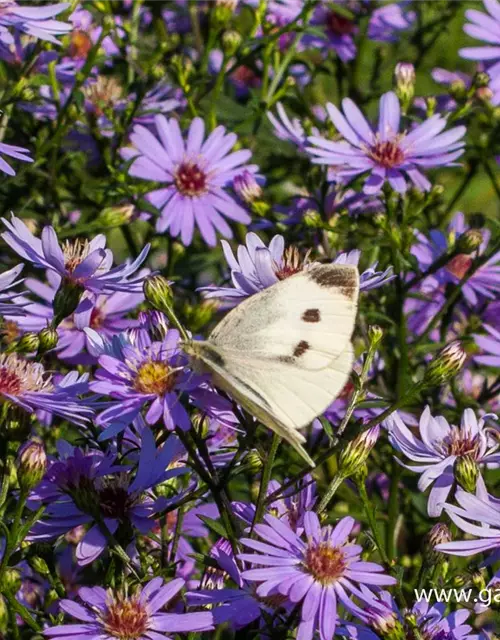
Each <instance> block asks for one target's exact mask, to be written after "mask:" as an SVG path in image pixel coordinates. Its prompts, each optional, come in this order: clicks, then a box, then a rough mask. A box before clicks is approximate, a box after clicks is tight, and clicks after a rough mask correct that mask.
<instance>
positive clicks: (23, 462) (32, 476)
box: [17, 440, 47, 492]
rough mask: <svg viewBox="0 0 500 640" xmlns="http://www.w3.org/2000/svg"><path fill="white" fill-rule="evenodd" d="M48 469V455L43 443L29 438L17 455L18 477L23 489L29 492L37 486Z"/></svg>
mask: <svg viewBox="0 0 500 640" xmlns="http://www.w3.org/2000/svg"><path fill="white" fill-rule="evenodd" d="M46 470H47V455H46V453H45V449H44V447H43V444H42V443H41V442H39V441H37V440H29V441H28V442H27V443H26V444H24V445H23V446H22V447H21V448H20V449H19V453H18V456H17V478H18V481H19V486H20V487H21V490H23V491H25V492H27V491H30V490H31V489H33V487H36V485H37V484H38V483H39V482H40V481H41V480H42V478H43V476H44V475H45V471H46Z"/></svg>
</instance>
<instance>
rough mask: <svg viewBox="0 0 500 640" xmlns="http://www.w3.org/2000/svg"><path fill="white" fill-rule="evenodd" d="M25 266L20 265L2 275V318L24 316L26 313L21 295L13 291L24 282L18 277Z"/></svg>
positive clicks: (0, 286)
mask: <svg viewBox="0 0 500 640" xmlns="http://www.w3.org/2000/svg"><path fill="white" fill-rule="evenodd" d="M23 267H24V265H22V264H18V265H17V267H13V268H12V269H9V270H8V271H4V272H3V273H1V274H0V316H4V317H5V316H6V315H9V316H22V315H24V313H25V310H24V306H25V305H24V303H21V302H19V300H18V298H19V293H18V292H15V291H12V289H13V288H14V287H15V286H16V285H18V284H19V283H21V282H22V280H18V279H17V277H18V275H19V274H20V273H21V271H22V270H23Z"/></svg>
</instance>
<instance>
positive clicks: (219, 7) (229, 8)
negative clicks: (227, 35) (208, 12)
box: [213, 0, 238, 26]
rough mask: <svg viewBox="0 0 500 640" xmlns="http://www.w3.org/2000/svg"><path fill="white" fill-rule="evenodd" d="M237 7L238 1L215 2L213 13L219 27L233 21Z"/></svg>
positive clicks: (219, 0)
mask: <svg viewBox="0 0 500 640" xmlns="http://www.w3.org/2000/svg"><path fill="white" fill-rule="evenodd" d="M237 6H238V0H215V7H214V12H213V18H214V22H215V24H217V25H219V26H224V25H225V24H227V23H228V22H229V20H231V17H232V15H233V14H234V12H235V10H236V7H237Z"/></svg>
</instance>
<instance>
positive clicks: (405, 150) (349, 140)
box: [306, 91, 466, 193]
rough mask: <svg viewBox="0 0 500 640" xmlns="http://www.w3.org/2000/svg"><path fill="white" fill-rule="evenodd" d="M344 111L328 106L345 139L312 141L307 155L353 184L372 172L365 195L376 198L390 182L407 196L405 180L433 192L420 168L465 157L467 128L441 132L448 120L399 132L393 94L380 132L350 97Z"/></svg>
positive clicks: (384, 106) (383, 107)
mask: <svg viewBox="0 0 500 640" xmlns="http://www.w3.org/2000/svg"><path fill="white" fill-rule="evenodd" d="M342 106H343V109H344V114H342V113H341V112H340V111H339V110H338V109H337V107H335V106H334V105H333V104H331V103H328V104H327V110H328V114H329V116H330V119H331V121H332V122H333V124H334V125H335V127H336V128H337V130H338V131H339V134H340V135H341V137H342V138H343V140H341V141H332V140H328V139H326V138H323V137H320V136H312V137H310V138H308V140H309V142H310V143H311V144H312V145H314V146H312V147H308V148H307V149H306V150H307V151H308V152H309V153H311V154H312V156H313V159H312V161H313V162H314V163H316V164H326V165H333V166H334V167H335V170H336V174H337V176H338V177H339V178H349V179H351V178H353V177H355V176H358V175H361V174H365V173H367V172H368V173H369V174H370V175H369V176H368V178H367V180H366V181H365V185H364V191H365V193H378V192H379V191H380V190H381V188H382V185H383V184H384V183H385V182H386V181H388V182H389V184H390V185H391V187H392V188H393V189H394V190H395V191H397V192H399V193H404V192H405V191H406V190H407V188H408V184H407V182H406V178H405V176H406V177H407V178H409V179H410V182H412V183H413V184H414V185H415V186H416V187H417V188H418V189H420V190H423V191H429V189H430V188H431V183H430V182H429V181H428V180H427V178H426V177H425V176H424V175H423V174H422V173H421V172H420V169H419V168H430V167H438V166H451V165H452V163H453V161H454V160H456V159H457V158H459V157H460V156H461V155H462V153H463V147H464V145H465V143H464V142H463V140H461V138H463V136H464V134H465V131H466V130H465V127H454V128H453V129H450V130H448V131H447V132H446V133H441V132H442V131H443V129H444V128H445V126H446V119H445V118H443V117H442V116H440V115H434V116H432V117H431V118H429V119H428V120H426V121H425V122H423V123H421V124H419V125H417V126H416V127H414V128H413V129H412V130H411V131H410V132H409V133H408V132H403V133H400V132H399V128H400V119H401V107H400V104H399V100H398V98H397V97H396V94H395V93H393V92H392V91H389V92H388V93H385V94H384V95H383V96H382V98H381V101H380V110H379V122H378V129H377V131H376V132H374V131H373V129H372V128H371V126H370V125H369V124H368V122H367V121H366V119H365V117H364V116H363V114H362V113H361V111H360V110H359V108H358V107H357V106H356V104H355V103H354V102H353V101H352V100H351V99H350V98H345V99H344V100H343V101H342Z"/></svg>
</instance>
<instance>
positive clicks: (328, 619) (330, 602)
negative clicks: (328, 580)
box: [319, 586, 337, 640]
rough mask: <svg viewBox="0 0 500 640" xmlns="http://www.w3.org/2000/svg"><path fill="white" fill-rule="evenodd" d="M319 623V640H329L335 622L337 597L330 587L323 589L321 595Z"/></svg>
mask: <svg viewBox="0 0 500 640" xmlns="http://www.w3.org/2000/svg"><path fill="white" fill-rule="evenodd" d="M319 621H320V622H319V631H320V637H321V640H331V639H332V638H333V636H334V634H335V626H336V622H337V597H336V595H335V589H334V588H333V587H332V586H328V587H324V588H323V591H322V593H321V602H320V609H319Z"/></svg>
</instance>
